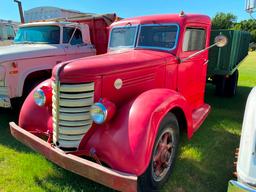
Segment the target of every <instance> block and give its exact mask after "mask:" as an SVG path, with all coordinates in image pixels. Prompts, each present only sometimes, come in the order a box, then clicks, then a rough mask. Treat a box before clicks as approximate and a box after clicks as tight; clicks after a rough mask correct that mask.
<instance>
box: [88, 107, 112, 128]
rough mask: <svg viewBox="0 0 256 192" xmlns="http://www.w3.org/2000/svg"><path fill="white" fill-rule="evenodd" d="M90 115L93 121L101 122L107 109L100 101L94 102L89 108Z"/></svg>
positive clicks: (103, 120) (104, 119)
mask: <svg viewBox="0 0 256 192" xmlns="http://www.w3.org/2000/svg"><path fill="white" fill-rule="evenodd" d="M90 115H91V118H92V120H93V122H94V123H96V124H103V123H104V122H105V121H106V119H107V116H108V110H107V108H106V107H105V106H104V105H103V104H102V103H94V104H93V105H92V106H91V109H90Z"/></svg>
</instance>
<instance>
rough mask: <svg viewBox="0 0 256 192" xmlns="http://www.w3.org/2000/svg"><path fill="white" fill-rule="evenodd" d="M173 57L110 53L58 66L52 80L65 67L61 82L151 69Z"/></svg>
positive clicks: (157, 53)
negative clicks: (59, 69) (60, 68)
mask: <svg viewBox="0 0 256 192" xmlns="http://www.w3.org/2000/svg"><path fill="white" fill-rule="evenodd" d="M175 59H176V58H175V56H173V55H172V54H170V53H168V52H160V51H153V50H126V51H119V52H110V53H106V54H103V55H98V56H92V57H86V58H82V59H77V60H73V61H71V62H69V63H68V64H66V65H65V64H63V63H62V64H59V65H57V66H56V67H55V68H54V69H53V78H54V79H55V76H56V69H57V68H58V67H59V66H60V65H65V67H64V68H63V69H62V71H61V73H60V79H61V80H64V81H65V80H72V79H81V80H82V79H87V78H86V77H90V76H95V75H96V76H98V75H106V74H111V73H118V72H122V71H126V70H135V69H139V68H144V67H153V66H159V65H164V64H166V62H167V60H168V61H170V60H175Z"/></svg>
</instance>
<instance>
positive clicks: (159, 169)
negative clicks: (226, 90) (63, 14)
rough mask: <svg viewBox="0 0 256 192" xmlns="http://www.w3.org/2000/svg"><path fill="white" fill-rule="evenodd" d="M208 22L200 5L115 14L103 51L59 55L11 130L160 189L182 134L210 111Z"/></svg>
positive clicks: (81, 166)
mask: <svg viewBox="0 0 256 192" xmlns="http://www.w3.org/2000/svg"><path fill="white" fill-rule="evenodd" d="M210 31H211V21H210V18H209V17H208V16H205V15H197V14H184V13H181V14H167V15H153V16H143V17H135V18H130V19H123V20H121V21H118V22H114V23H113V24H112V25H111V26H110V35H109V43H108V52H107V53H106V54H102V55H99V56H93V57H88V58H82V59H78V60H74V61H69V62H65V63H61V64H59V65H57V66H56V67H54V69H53V72H52V77H51V79H49V80H47V81H45V82H43V83H41V84H40V85H39V86H37V87H36V88H35V89H34V90H33V91H32V92H31V93H30V95H29V96H28V97H27V99H26V101H25V103H24V105H23V107H22V110H21V113H20V118H19V125H16V124H15V123H10V128H11V132H12V134H13V136H14V137H15V138H17V139H18V140H20V141H21V142H23V143H24V144H26V145H28V146H30V147H31V148H33V149H35V150H36V151H38V152H40V153H41V154H43V155H44V156H45V157H46V158H48V159H49V160H51V161H53V162H54V163H56V164H58V165H60V166H62V167H64V168H65V169H68V170H70V171H73V172H75V173H77V174H80V175H82V176H84V177H87V178H89V179H92V180H94V181H96V182H99V183H101V184H103V185H106V186H108V187H111V188H114V189H116V190H121V191H137V190H141V191H152V190H156V189H159V188H160V187H161V186H162V185H163V184H164V183H165V182H166V180H167V179H168V177H169V175H170V174H171V171H172V168H173V163H174V160H175V157H176V153H177V150H178V145H179V135H180V134H181V132H185V133H186V134H187V137H188V138H189V139H190V138H191V137H192V136H193V134H194V133H195V132H196V130H197V129H198V128H199V127H200V125H201V124H202V123H203V122H204V120H205V118H206V117H207V115H208V113H209V111H210V106H209V105H208V104H206V103H205V101H204V94H205V84H206V73H207V63H208V49H207V48H208V47H209V43H210ZM199 52H200V54H198V53H199ZM192 56H193V57H192ZM31 114H33V115H31ZM43 138H47V139H43ZM89 157H90V159H89ZM92 159H93V160H92Z"/></svg>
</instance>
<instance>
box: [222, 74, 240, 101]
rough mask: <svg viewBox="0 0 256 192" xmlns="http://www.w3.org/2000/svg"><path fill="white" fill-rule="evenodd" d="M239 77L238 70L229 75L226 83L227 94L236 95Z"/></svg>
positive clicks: (229, 95)
mask: <svg viewBox="0 0 256 192" xmlns="http://www.w3.org/2000/svg"><path fill="white" fill-rule="evenodd" d="M238 77H239V72H238V70H235V72H234V73H233V74H232V75H230V76H229V77H228V79H227V83H226V89H225V94H226V96H228V97H233V96H235V95H236V91H237V83H238Z"/></svg>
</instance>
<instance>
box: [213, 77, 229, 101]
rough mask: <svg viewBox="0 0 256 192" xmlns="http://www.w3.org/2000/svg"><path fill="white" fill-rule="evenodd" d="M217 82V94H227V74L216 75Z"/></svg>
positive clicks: (221, 95)
mask: <svg viewBox="0 0 256 192" xmlns="http://www.w3.org/2000/svg"><path fill="white" fill-rule="evenodd" d="M214 82H215V86H216V87H215V95H217V96H220V97H223V96H225V88H226V77H225V75H216V76H215V77H214Z"/></svg>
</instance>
